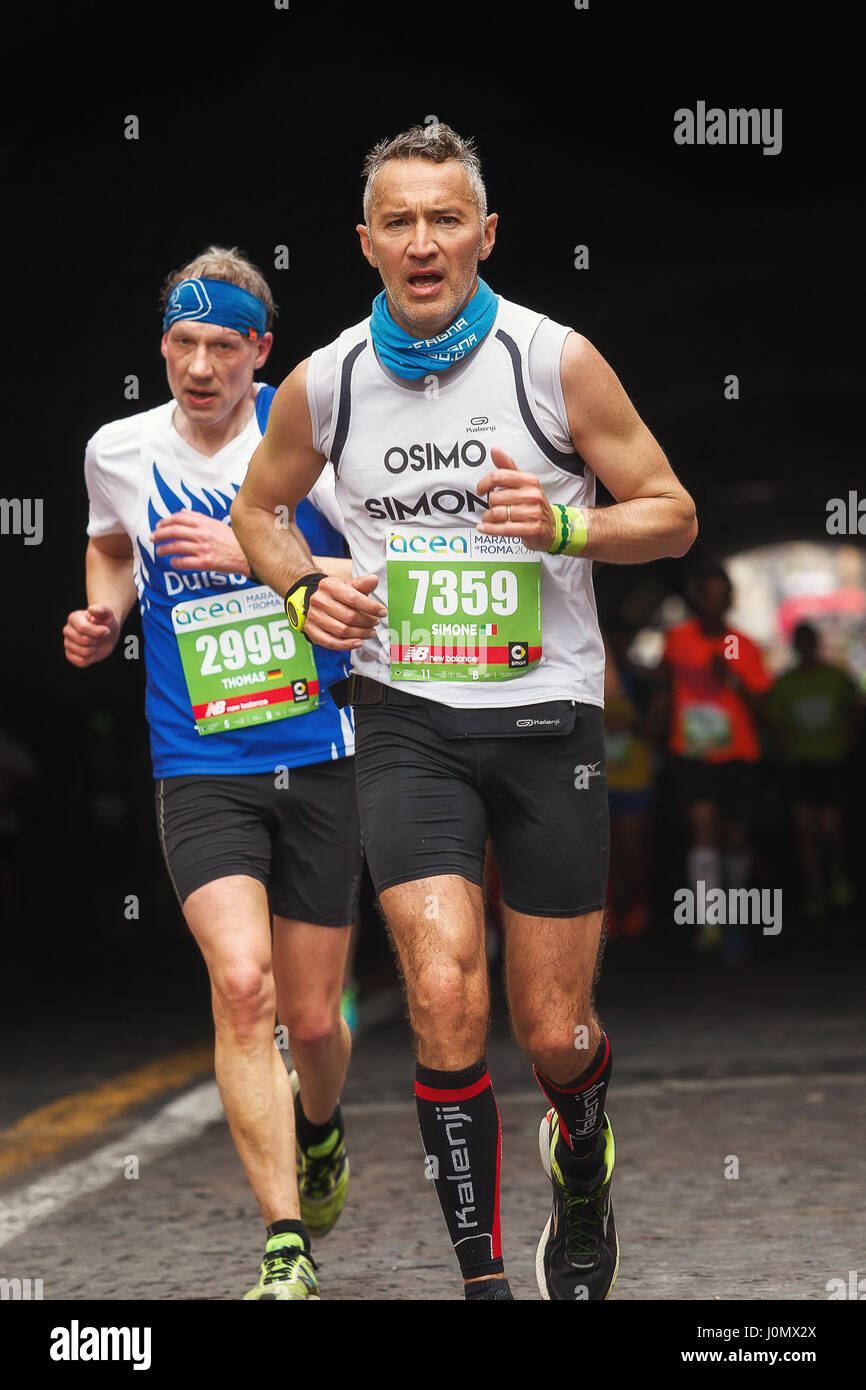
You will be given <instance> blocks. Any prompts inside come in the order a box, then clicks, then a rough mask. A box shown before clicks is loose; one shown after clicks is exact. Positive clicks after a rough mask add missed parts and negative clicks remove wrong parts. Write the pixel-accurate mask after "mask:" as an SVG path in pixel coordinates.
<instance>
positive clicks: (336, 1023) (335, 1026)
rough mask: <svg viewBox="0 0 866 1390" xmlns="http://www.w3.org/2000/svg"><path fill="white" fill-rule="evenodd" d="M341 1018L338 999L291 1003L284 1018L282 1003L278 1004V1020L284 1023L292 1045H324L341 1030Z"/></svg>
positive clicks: (308, 1046)
mask: <svg viewBox="0 0 866 1390" xmlns="http://www.w3.org/2000/svg"><path fill="white" fill-rule="evenodd" d="M341 1020H342V1015H341V1012H340V1001H339V999H337V1000H335V1001H334V1002H333V1003H329V1002H328V1001H326V1000H304V1001H303V1002H301V1003H298V1004H292V1005H290V1006H289V1008H288V1010H287V1012H286V1017H285V1018H283V1017H282V1005H281V1006H280V1022H281V1023H285V1024H286V1027H287V1028H288V1030H289V1039H290V1041H291V1043H292V1045H294V1044H296V1043H298V1044H300V1045H301V1047H307V1048H314V1049H315V1048H317V1047H324V1046H326V1045H327V1044H328V1043H330V1042H331V1041H332V1040H333V1038H334V1037H335V1036H338V1035H339V1033H340V1032H341V1030H342V1026H343V1025H342V1021H341Z"/></svg>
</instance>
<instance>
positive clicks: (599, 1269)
mask: <svg viewBox="0 0 866 1390" xmlns="http://www.w3.org/2000/svg"><path fill="white" fill-rule="evenodd" d="M603 1132H604V1135H605V1150H604V1174H603V1177H602V1179H601V1181H600V1182H599V1181H596V1182H595V1184H594V1186H591V1187H590V1186H588V1185H580V1186H577V1187H566V1185H565V1182H564V1180H563V1176H562V1172H561V1170H560V1167H559V1164H558V1163H557V1161H556V1154H555V1149H556V1141H557V1139H558V1138H559V1116H558V1115H557V1113H556V1111H555V1110H548V1112H547V1114H546V1115H545V1117H544V1119H543V1120H542V1121H541V1128H540V1129H539V1132H538V1144H539V1149H540V1150H541V1162H542V1164H543V1165H544V1171H545V1173H546V1174H547V1176H548V1177H549V1178H550V1181H551V1184H552V1186H553V1210H552V1211H551V1214H550V1218H549V1220H548V1222H547V1225H546V1226H545V1228H544V1230H543V1231H542V1233H541V1239H540V1241H539V1242H538V1250H537V1252H536V1256H535V1278H536V1280H537V1282H538V1288H539V1292H540V1293H541V1297H542V1298H543V1299H545V1300H549V1301H552V1302H573V1301H574V1300H575V1299H581V1300H582V1299H587V1300H589V1301H594V1302H602V1301H603V1300H604V1299H606V1298H609V1297H610V1291H611V1289H612V1288H613V1286H614V1284H615V1283H616V1276H617V1271H618V1270H619V1241H618V1239H617V1234H616V1223H615V1222H614V1217H613V1204H612V1202H611V1194H610V1184H611V1178H612V1176H613V1164H614V1144H613V1130H612V1129H611V1127H610V1120H609V1119H608V1117H607V1115H605V1117H604V1131H603Z"/></svg>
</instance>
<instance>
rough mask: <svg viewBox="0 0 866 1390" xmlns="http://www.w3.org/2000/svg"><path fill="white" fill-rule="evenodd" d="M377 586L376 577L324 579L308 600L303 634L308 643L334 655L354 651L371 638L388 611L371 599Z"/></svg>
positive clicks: (370, 575)
mask: <svg viewBox="0 0 866 1390" xmlns="http://www.w3.org/2000/svg"><path fill="white" fill-rule="evenodd" d="M377 583H378V578H377V576H376V575H375V574H364V575H361V576H360V578H358V579H350V580H344V579H335V578H333V577H330V578H327V579H323V580H322V581H321V583H320V584H319V587H318V588H317V589H316V592H315V593H314V594H313V597H312V598H311V599H310V609H309V612H308V613H307V621H306V623H305V624H304V632H305V633H306V634H307V636H308V637H309V639H310V641H311V642H316V643H317V644H318V645H319V646H320V647H330V649H331V651H334V652H345V651H354V650H355V648H356V647H360V645H361V643H362V642H363V640H364V638H365V637H370V636H372V634H373V631H374V629H375V627H376V624H377V622H379V620H380V619H381V618H386V617H387V616H388V610H387V608H385V607H384V606H383V605H382V604H381V603H380V602H379V600H378V599H377V598H372V597H371V595H372V593H373V590H374V589H375V587H376V584H377Z"/></svg>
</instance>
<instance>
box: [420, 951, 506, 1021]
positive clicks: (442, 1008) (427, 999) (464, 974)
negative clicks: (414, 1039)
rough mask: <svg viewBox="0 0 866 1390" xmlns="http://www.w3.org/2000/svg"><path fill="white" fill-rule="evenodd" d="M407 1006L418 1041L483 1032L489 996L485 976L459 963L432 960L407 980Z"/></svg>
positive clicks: (474, 968)
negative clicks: (419, 1039)
mask: <svg viewBox="0 0 866 1390" xmlns="http://www.w3.org/2000/svg"><path fill="white" fill-rule="evenodd" d="M407 986H408V991H409V1007H410V1012H411V1015H412V1023H413V1026H414V1028H415V1032H416V1033H417V1035H418V1037H419V1038H421V1039H428V1038H443V1037H448V1036H456V1035H465V1034H472V1035H474V1034H476V1033H479V1032H481V1033H483V1032H484V1031H485V1030H486V1026H487V1011H488V996H487V983H486V979H485V977H484V974H483V972H482V971H481V970H479V969H478V968H477V966H469V965H466V964H464V963H462V962H461V961H460V960H453V959H449V960H439V961H432V962H430V963H428V964H427V965H425V966H423V967H422V968H421V969H420V970H418V971H417V972H416V973H415V976H414V978H413V979H411V980H408V979H407Z"/></svg>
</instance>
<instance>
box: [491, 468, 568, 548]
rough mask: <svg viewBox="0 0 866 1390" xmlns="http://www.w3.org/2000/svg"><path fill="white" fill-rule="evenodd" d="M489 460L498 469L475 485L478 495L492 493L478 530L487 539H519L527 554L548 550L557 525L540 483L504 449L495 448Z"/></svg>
mask: <svg viewBox="0 0 866 1390" xmlns="http://www.w3.org/2000/svg"><path fill="white" fill-rule="evenodd" d="M490 457H491V458H492V460H493V462H494V463H495V464H496V468H495V469H494V471H493V472H492V473H485V475H484V477H483V478H482V479H481V481H480V482H479V483H478V484H477V485H476V491H477V492H479V493H481V494H482V495H483V494H484V493H489V497H488V501H489V503H490V506H489V508H488V510H487V511H486V512H485V513H484V516H483V517H482V520H481V524H480V526H479V527H478V530H479V531H482V532H484V533H485V534H486V535H488V536H518V537H519V538H520V540H522V541H523V544H524V545H525V546H526V547H527V549H528V550H549V549H550V547H551V546H552V545H553V542H554V540H555V539H556V522H555V520H554V516H553V509H552V507H551V505H550V503H549V502H548V500H547V498H546V497H545V495H544V488H543V487H542V486H541V483H540V482H539V481H538V479H537V478H536V476H535V474H534V473H521V472H520V471H519V469H518V467H517V464H516V463H515V462H514V460H513V459H512V458H509V457H508V455H507V454H506V452H505V450H504V449H500V448H498V447H494V448H493V449H491V450H490Z"/></svg>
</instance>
